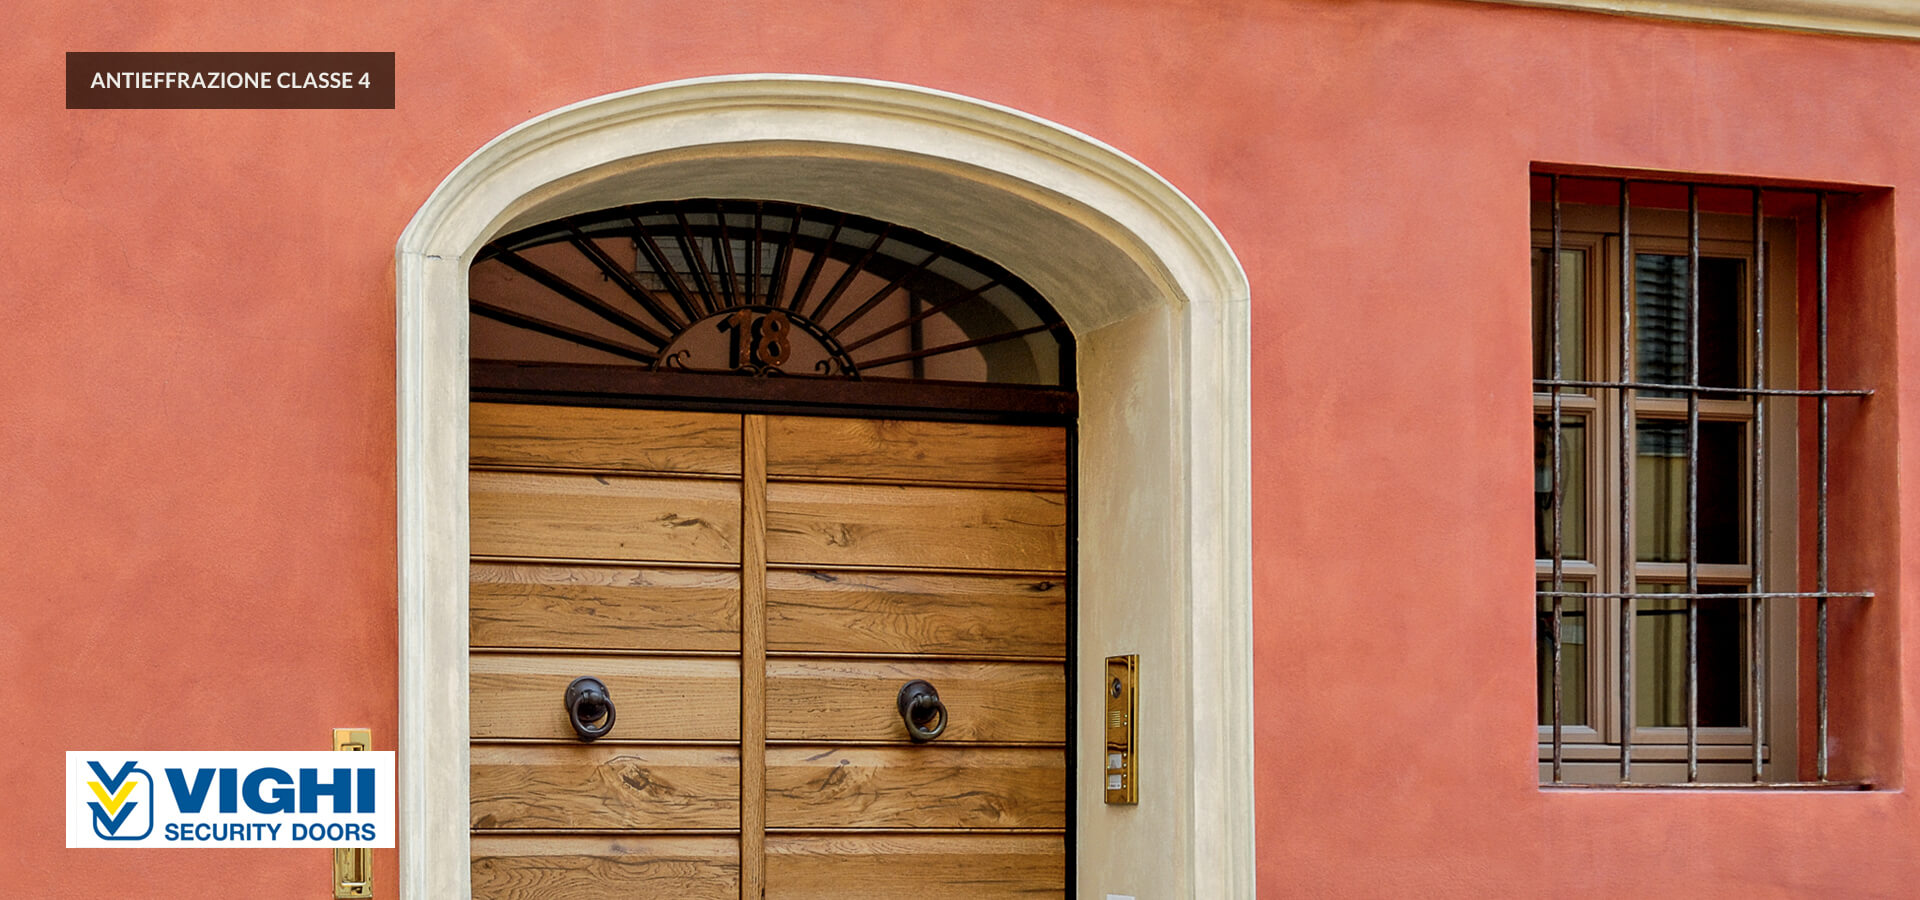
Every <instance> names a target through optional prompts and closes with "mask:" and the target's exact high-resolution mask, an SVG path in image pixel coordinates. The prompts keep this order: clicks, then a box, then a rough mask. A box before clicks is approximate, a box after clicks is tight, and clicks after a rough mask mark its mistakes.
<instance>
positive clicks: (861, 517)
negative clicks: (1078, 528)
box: [767, 483, 1067, 572]
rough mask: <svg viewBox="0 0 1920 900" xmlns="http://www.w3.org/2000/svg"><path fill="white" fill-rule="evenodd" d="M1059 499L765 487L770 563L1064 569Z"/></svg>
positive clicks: (881, 488) (885, 488) (1046, 494)
mask: <svg viewBox="0 0 1920 900" xmlns="http://www.w3.org/2000/svg"><path fill="white" fill-rule="evenodd" d="M1066 523H1067V503H1066V495H1065V494H1061V493H1057V492H1050V491H1020V490H1005V491H1002V490H978V489H966V488H926V487H902V486H897V485H861V484H809V483H773V484H769V485H767V562H768V563H769V564H797V565H811V566H913V567H924V568H961V569H1019V570H1040V571H1054V572H1057V571H1061V570H1063V569H1064V568H1065V567H1066V560H1067V529H1066Z"/></svg>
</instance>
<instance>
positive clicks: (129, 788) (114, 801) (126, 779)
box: [87, 760, 153, 841]
mask: <svg viewBox="0 0 1920 900" xmlns="http://www.w3.org/2000/svg"><path fill="white" fill-rule="evenodd" d="M87 767H88V768H90V769H92V770H93V774H94V777H95V778H97V779H99V780H97V781H89V782H87V787H89V788H92V789H93V795H94V796H95V797H98V798H100V802H98V803H92V802H89V803H88V804H87V805H88V806H90V807H92V808H93V833H94V834H97V835H99V836H100V837H101V838H102V839H104V840H109V841H135V840H139V839H141V838H144V837H146V836H147V835H148V834H150V833H152V832H153V812H152V810H151V809H149V810H148V812H147V828H146V830H145V831H142V832H141V833H139V834H120V833H119V832H120V826H122V825H124V824H126V822H127V817H128V816H130V815H131V814H132V813H133V811H134V809H135V808H137V807H139V806H140V803H139V802H138V801H135V800H132V799H130V798H132V796H133V789H134V788H136V787H139V786H140V785H141V784H142V783H144V784H146V785H147V805H148V806H149V807H151V806H152V803H153V778H152V777H151V776H148V777H147V778H146V780H145V781H144V782H141V781H135V780H134V779H133V773H135V772H139V773H140V774H141V775H143V776H145V775H147V773H146V771H145V770H144V769H139V768H136V767H135V766H134V762H133V761H132V760H128V761H127V764H126V765H124V766H121V767H120V771H119V772H118V773H116V774H114V775H111V776H110V775H108V774H107V770H106V769H103V768H101V767H100V764H99V763H97V762H94V761H92V760H88V761H87ZM102 826H105V829H104V830H102Z"/></svg>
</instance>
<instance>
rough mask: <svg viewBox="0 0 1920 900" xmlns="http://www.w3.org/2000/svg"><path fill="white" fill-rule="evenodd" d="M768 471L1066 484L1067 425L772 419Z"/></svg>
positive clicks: (775, 474)
mask: <svg viewBox="0 0 1920 900" xmlns="http://www.w3.org/2000/svg"><path fill="white" fill-rule="evenodd" d="M767 475H768V476H770V477H773V478H781V477H794V476H799V477H806V478H834V479H841V478H846V479H853V480H862V481H939V482H962V483H972V484H1008V485H1031V486H1035V487H1047V488H1054V489H1056V490H1059V489H1065V487H1066V483H1067V432H1066V430H1065V429H1063V428H1049V427H1042V426H1014V425H975V424H969V423H964V422H917V421H909V420H901V419H837V418H824V417H809V416H769V417H768V418H767Z"/></svg>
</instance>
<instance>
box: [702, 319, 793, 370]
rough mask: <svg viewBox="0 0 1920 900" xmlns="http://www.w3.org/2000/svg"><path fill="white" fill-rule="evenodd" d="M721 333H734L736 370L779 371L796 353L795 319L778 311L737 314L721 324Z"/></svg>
mask: <svg viewBox="0 0 1920 900" xmlns="http://www.w3.org/2000/svg"><path fill="white" fill-rule="evenodd" d="M719 327H720V330H721V331H731V332H733V367H734V369H736V370H742V369H744V370H749V371H760V370H764V369H777V368H779V367H780V365H781V364H782V363H785V362H786V361H787V357H788V356H789V355H791V354H792V353H793V338H792V334H793V320H792V319H789V318H787V314H786V313H783V312H781V311H779V310H777V309H776V310H773V311H771V312H760V311H758V310H752V309H742V310H738V311H736V312H735V313H734V314H733V315H730V316H728V317H726V318H724V319H721V320H720V322H719Z"/></svg>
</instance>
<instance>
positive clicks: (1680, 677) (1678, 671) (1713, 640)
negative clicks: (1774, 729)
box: [1563, 583, 1747, 728]
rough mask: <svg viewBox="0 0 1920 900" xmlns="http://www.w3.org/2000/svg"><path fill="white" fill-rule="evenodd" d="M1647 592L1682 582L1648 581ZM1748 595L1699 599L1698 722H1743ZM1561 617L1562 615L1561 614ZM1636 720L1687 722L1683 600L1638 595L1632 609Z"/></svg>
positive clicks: (1675, 588) (1726, 589)
mask: <svg viewBox="0 0 1920 900" xmlns="http://www.w3.org/2000/svg"><path fill="white" fill-rule="evenodd" d="M1640 590H1641V591H1645V592H1651V593H1679V592H1681V591H1683V590H1685V586H1684V585H1680V584H1646V583H1642V584H1641V585H1640ZM1744 590H1746V587H1744V586H1741V585H1726V584H1720V585H1701V586H1700V592H1701V593H1706V594H1725V593H1738V592H1740V591H1744ZM1746 608H1747V604H1746V601H1743V600H1702V601H1700V608H1699V609H1700V611H1699V616H1700V638H1699V644H1698V651H1697V652H1698V653H1699V659H1700V665H1699V677H1700V725H1701V726H1702V727H1709V728H1711V727H1728V728H1737V727H1739V726H1741V725H1744V724H1746V709H1747V703H1746V684H1747V679H1746V673H1747V616H1746ZM1563 618H1564V616H1563ZM1633 623H1634V624H1633V652H1634V668H1635V669H1636V670H1638V671H1637V673H1636V677H1635V678H1634V721H1635V722H1637V723H1638V724H1640V725H1642V726H1648V727H1667V726H1673V727H1685V726H1686V724H1687V601H1685V600H1656V599H1647V598H1642V599H1640V600H1639V601H1636V603H1635V605H1634V615H1633Z"/></svg>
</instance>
